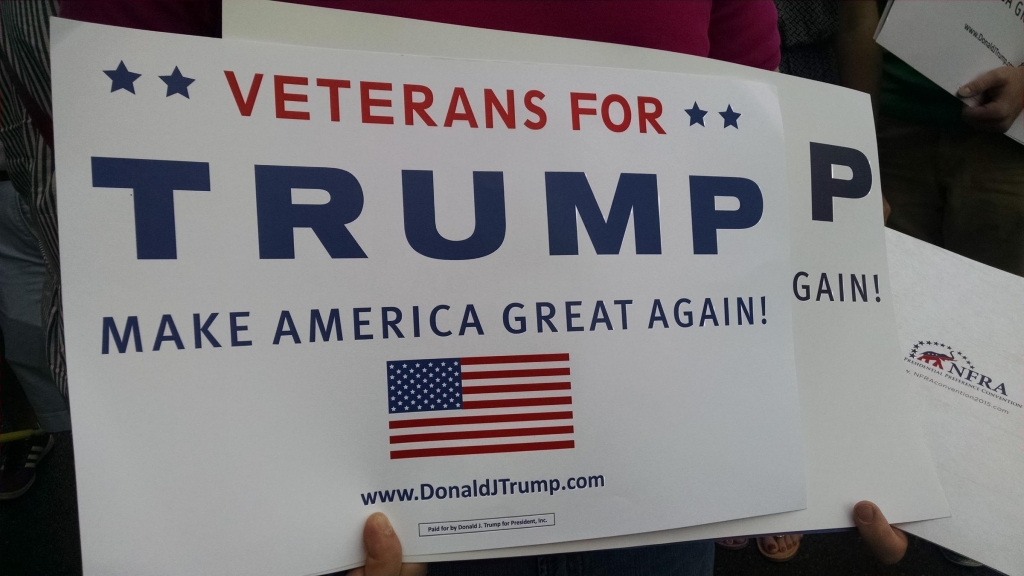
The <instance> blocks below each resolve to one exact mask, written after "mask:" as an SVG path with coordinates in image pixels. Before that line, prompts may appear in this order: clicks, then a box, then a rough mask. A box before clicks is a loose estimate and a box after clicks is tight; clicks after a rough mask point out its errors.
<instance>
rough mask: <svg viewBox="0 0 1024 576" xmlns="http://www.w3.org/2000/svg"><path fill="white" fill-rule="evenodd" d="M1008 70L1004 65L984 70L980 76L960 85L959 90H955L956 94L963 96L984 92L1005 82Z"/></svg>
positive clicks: (1007, 79) (1007, 78)
mask: <svg viewBox="0 0 1024 576" xmlns="http://www.w3.org/2000/svg"><path fill="white" fill-rule="evenodd" d="M1009 72H1010V69H1009V68H1008V67H1006V66H1003V67H1001V68H996V69H994V70H989V71H988V72H985V73H984V74H982V75H981V76H978V77H977V78H975V79H974V80H971V81H970V82H968V83H967V84H964V85H963V86H961V87H960V90H958V91H957V94H959V95H960V96H963V97H964V98H969V97H971V96H977V95H978V94H984V93H985V92H988V91H989V90H991V89H992V88H995V87H997V86H1002V85H1003V84H1006V83H1007V82H1008V81H1009Z"/></svg>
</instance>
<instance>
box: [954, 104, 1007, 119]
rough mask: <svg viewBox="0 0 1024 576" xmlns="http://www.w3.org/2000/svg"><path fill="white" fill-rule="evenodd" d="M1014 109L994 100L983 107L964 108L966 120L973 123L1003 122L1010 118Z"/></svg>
mask: <svg viewBox="0 0 1024 576" xmlns="http://www.w3.org/2000/svg"><path fill="white" fill-rule="evenodd" d="M1011 112H1012V109H1011V107H1010V106H1007V105H1006V104H1005V103H1004V102H1002V101H1000V100H993V101H991V102H989V103H987V104H985V105H983V106H974V107H970V108H968V107H964V110H963V112H962V115H963V117H964V120H968V121H973V122H1001V121H1003V120H1004V119H1006V118H1007V117H1009V116H1010V114H1011Z"/></svg>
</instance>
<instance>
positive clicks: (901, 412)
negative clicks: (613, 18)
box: [224, 2, 949, 560]
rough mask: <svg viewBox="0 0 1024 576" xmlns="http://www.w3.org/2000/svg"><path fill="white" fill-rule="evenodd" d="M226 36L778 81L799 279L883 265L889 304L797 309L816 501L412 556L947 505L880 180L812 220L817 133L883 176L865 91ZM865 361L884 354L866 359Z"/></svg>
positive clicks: (346, 21)
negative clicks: (913, 392)
mask: <svg viewBox="0 0 1024 576" xmlns="http://www.w3.org/2000/svg"><path fill="white" fill-rule="evenodd" d="M224 35H225V37H240V38H250V39H257V40H263V41H272V42H284V43H293V44H311V45H319V46H326V47H334V48H349V49H362V50H373V51H380V52H398V53H405V54H432V55H438V56H446V57H462V58H485V59H492V60H506V61H510V60H511V61H537V62H556V63H566V64H585V65H602V66H615V67H626V68H640V69H649V70H664V71H675V72H687V73H699V74H712V75H725V76H730V77H734V78H745V79H751V80H758V81H762V82H770V83H773V84H775V86H776V87H777V90H778V93H779V104H780V107H781V109H782V118H783V123H784V125H785V135H786V151H787V153H786V163H787V177H788V179H789V190H790V194H791V201H790V210H791V219H790V220H791V225H792V226H793V230H794V245H793V252H792V254H793V261H794V271H793V273H792V275H795V273H796V272H797V271H800V270H805V271H809V272H817V273H818V274H819V276H820V272H822V271H829V272H830V273H833V274H835V273H840V272H843V273H846V274H849V273H851V272H864V273H866V272H867V271H871V272H872V273H874V272H876V271H877V273H878V274H879V280H880V290H881V297H882V298H883V300H882V305H880V306H865V305H864V304H865V303H858V304H857V305H856V306H854V305H853V303H847V304H846V305H839V303H835V304H832V303H829V302H827V301H826V302H818V303H816V302H813V301H812V302H808V303H799V302H797V303H796V305H795V306H794V330H795V331H794V335H795V337H796V357H797V375H798V382H799V387H800V397H801V407H802V408H801V417H802V423H803V428H804V431H805V434H806V441H807V445H806V448H807V498H808V507H807V509H806V510H801V511H798V512H790V513H785V514H776V515H772V516H766V517H759V518H751V519H745V520H738V521H730V522H724V523H719V524H714V525H708V526H701V527H695V528H684V529H680V530H669V531H662V532H657V533H648V534H643V535H634V536H626V537H616V538H606V539H599V540H589V541H578V542H570V543H562V544H551V545H543V546H535V547H520V548H505V549H501V550H488V551H480V552H470V553H461V554H450V555H441V556H418V557H410V558H409V559H410V560H456V559H470V558H485V557H494V556H499V555H502V556H504V555H520V556H522V555H533V554H547V553H556V552H565V551H574V550H590V549H600V548H615V547H626V546H642V545H648V544H658V543H665V542H679V541H686V540H700V539H706V538H719V537H725V536H732V535H741V534H767V533H778V532H786V531H800V530H814V529H828V528H837V527H849V526H852V525H853V519H852V508H853V505H854V504H855V503H856V502H858V501H859V500H861V499H870V500H873V501H875V502H876V503H878V504H879V505H881V506H882V508H883V509H884V510H885V513H886V514H887V516H888V518H890V519H891V520H892V521H894V522H899V521H909V520H912V519H922V518H937V517H942V516H946V515H948V514H949V509H948V505H947V504H946V501H945V498H944V496H943V493H942V488H941V486H940V485H939V481H938V476H937V475H936V473H935V467H934V464H933V463H932V460H931V456H930V455H929V452H928V448H927V446H926V445H925V441H924V437H923V435H922V433H921V427H920V425H919V423H918V422H917V420H916V419H915V418H914V417H913V416H912V415H910V412H911V410H910V404H909V400H908V396H907V395H908V393H909V392H910V390H909V388H908V387H906V386H901V385H893V384H894V382H900V381H901V377H900V374H901V371H902V368H901V366H900V365H899V360H898V358H899V344H898V341H897V337H896V332H895V321H894V318H893V313H892V309H891V307H890V306H891V298H890V297H889V294H890V292H889V284H888V274H887V265H886V264H885V245H884V238H883V233H882V228H883V227H882V218H881V194H880V189H879V186H878V183H877V178H876V179H875V183H874V185H873V187H872V190H871V193H870V194H869V196H868V197H867V198H865V199H864V201H862V202H850V203H848V204H844V205H843V217H842V219H841V220H840V219H837V222H836V223H834V224H831V225H825V224H821V223H813V222H811V221H810V220H809V218H808V215H809V214H810V199H809V196H808V190H809V188H810V177H809V174H808V168H807V158H808V143H809V142H812V141H815V142H825V143H830V144H835V145H842V146H849V147H853V148H857V149H860V150H864V151H866V153H867V154H868V157H869V159H870V162H871V166H872V168H873V170H874V172H875V174H877V173H878V172H877V167H878V162H877V154H876V153H875V135H874V127H873V125H872V120H871V118H872V116H871V105H870V101H869V99H868V97H867V96H866V95H864V94H861V93H858V92H853V91H850V90H845V89H842V88H837V87H834V86H829V85H826V84H821V83H818V82H811V81H807V80H803V79H800V78H794V77H789V76H783V75H780V74H776V73H771V72H766V71H763V70H757V69H753V68H748V67H745V66H739V65H734V64H727V63H723V62H718V61H715V60H709V59H705V58H696V57H692V56H686V55H681V54H673V53H669V52H663V51H658V50H646V49H641V48H634V47H629V46H619V45H612V44H602V43H597V42H584V41H577V40H567V39H562V38H551V37H544V36H534V35H528V34H515V33H508V32H496V31H491V30H481V29H474V28H467V27H461V26H450V25H444V24H436V23H432V22H421V21H416V20H408V19H402V18H389V17H383V16H375V15H368V14H360V13H352V12H342V11H335V10H324V9H320V8H313V7H308V6H298V5H289V4H282V3H276V2H225V3H224ZM837 202H839V201H837ZM834 280H835V278H834V277H833V281H834ZM865 358H871V359H872V360H871V361H864V359H865ZM886 358H891V360H886ZM892 438H901V442H899V443H896V442H892V441H891V439H892ZM750 441H751V442H754V443H758V444H760V445H762V447H763V449H764V450H766V451H770V450H771V449H772V448H773V447H774V446H775V445H776V444H777V443H776V442H774V441H772V440H770V439H764V438H751V439H750ZM770 489H771V488H770V487H766V490H770Z"/></svg>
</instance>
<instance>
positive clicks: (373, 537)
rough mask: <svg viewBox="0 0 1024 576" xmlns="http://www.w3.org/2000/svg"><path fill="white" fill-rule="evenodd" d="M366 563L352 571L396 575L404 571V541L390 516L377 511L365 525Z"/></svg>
mask: <svg viewBox="0 0 1024 576" xmlns="http://www.w3.org/2000/svg"><path fill="white" fill-rule="evenodd" d="M363 546H365V547H366V565H365V566H363V568H357V569H356V570H353V571H352V572H350V573H349V574H350V575H358V576H364V575H365V576H394V575H396V574H399V573H401V571H402V543H401V542H399V541H398V536H397V535H396V534H395V529H394V528H392V527H391V522H389V521H388V517H387V516H385V515H384V514H382V513H380V512H375V513H373V514H372V515H370V517H369V518H367V519H366V525H365V526H364V527H363Z"/></svg>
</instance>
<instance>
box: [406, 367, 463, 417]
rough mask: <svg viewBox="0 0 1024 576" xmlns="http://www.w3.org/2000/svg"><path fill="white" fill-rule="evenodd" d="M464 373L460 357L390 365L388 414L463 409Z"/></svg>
mask: <svg viewBox="0 0 1024 576" xmlns="http://www.w3.org/2000/svg"><path fill="white" fill-rule="evenodd" d="M461 372H462V370H461V366H460V365H459V359H458V358H431V359H425V360H402V361H397V362H388V411H389V412H391V413H395V414H397V413H405V412H432V411H437V410H461V409H462V377H461V376H460V374H461Z"/></svg>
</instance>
